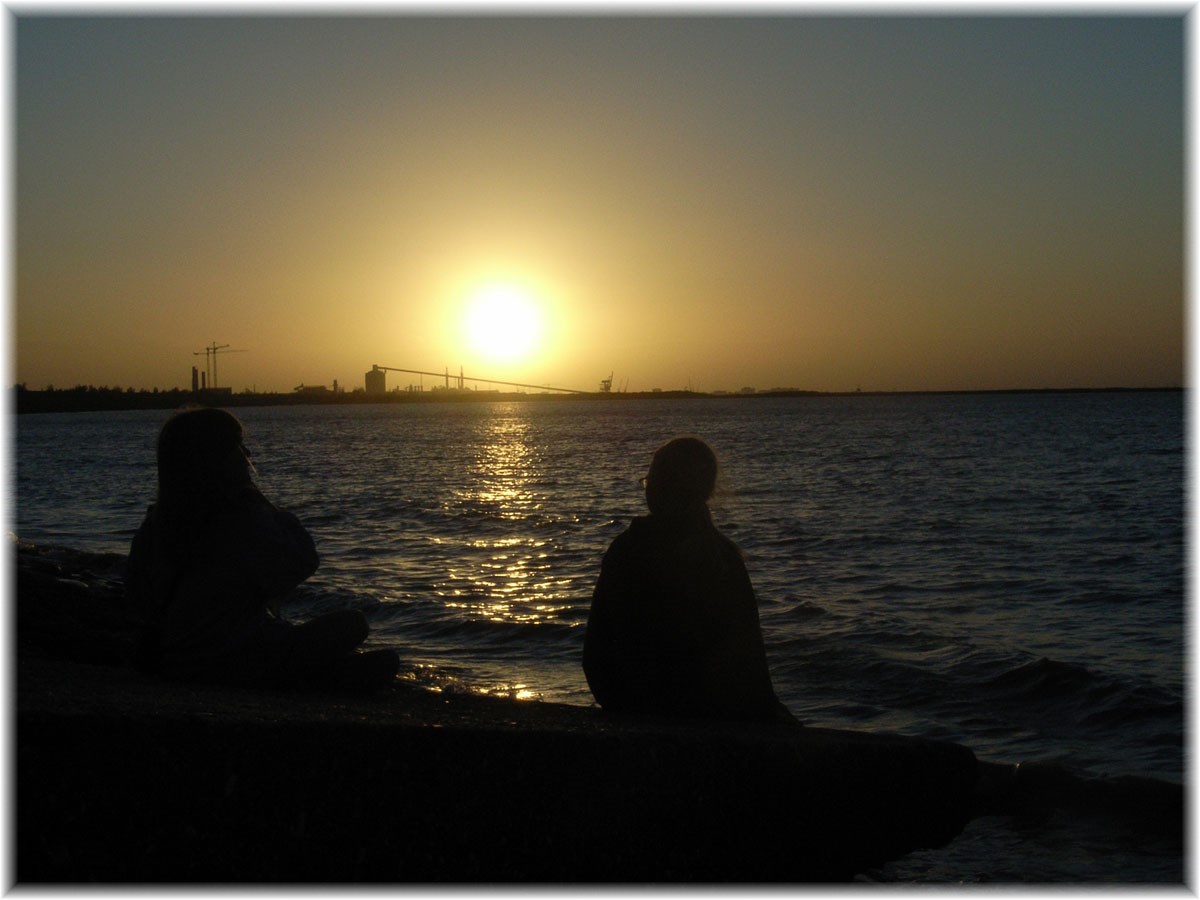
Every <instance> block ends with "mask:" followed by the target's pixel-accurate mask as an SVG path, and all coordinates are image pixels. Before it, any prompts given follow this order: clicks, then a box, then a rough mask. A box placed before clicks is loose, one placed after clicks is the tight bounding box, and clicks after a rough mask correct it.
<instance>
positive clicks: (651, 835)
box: [14, 545, 988, 884]
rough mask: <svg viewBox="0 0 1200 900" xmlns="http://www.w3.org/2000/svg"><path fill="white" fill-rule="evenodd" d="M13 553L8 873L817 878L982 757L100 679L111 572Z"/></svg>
mask: <svg viewBox="0 0 1200 900" xmlns="http://www.w3.org/2000/svg"><path fill="white" fill-rule="evenodd" d="M15 555H16V562H17V565H16V574H17V591H16V593H15V597H16V601H17V617H16V625H17V644H18V647H17V650H18V653H17V665H16V670H15V675H16V693H17V696H16V700H17V702H16V723H15V724H16V729H15V754H14V755H15V775H16V778H15V782H14V784H15V788H16V801H17V811H16V814H15V816H14V824H15V826H16V853H15V864H16V878H17V880H18V882H20V883H24V884H28V883H32V882H83V881H86V882H109V883H112V882H118V883H125V882H147V881H149V882H197V881H228V882H257V881H270V882H305V881H321V882H371V881H420V882H467V881H470V882H478V881H489V882H491V881H551V882H564V881H569V882H594V881H614V880H616V881H637V882H645V881H664V880H665V881H738V882H762V881H838V880H846V879H849V878H851V877H853V876H854V875H855V873H859V872H862V871H864V870H865V869H868V868H870V867H872V866H876V865H878V864H879V863H882V862H884V861H886V860H889V859H895V858H897V857H899V856H902V855H904V854H906V853H908V852H911V851H912V850H913V849H916V848H920V847H931V846H939V845H941V844H944V843H945V842H947V841H949V840H951V839H952V838H953V837H954V836H955V835H957V834H958V833H959V831H960V830H961V828H962V826H963V824H964V823H965V822H966V821H967V819H968V817H969V816H970V815H971V813H972V806H971V804H972V802H973V790H974V788H975V785H976V781H977V776H978V773H979V772H980V771H981V770H984V769H986V768H988V767H985V766H980V765H977V764H976V760H975V757H974V756H973V754H972V753H971V752H970V751H969V750H967V749H965V748H962V747H958V746H955V745H952V744H945V743H939V742H932V741H923V740H917V739H910V738H899V737H889V736H882V735H871V734H860V733H851V732H839V731H831V730H826V729H799V730H797V729H791V728H786V727H783V726H774V725H763V726H746V725H738V726H712V725H700V724H688V723H683V724H680V723H666V722H661V721H656V720H632V721H631V720H616V719H613V718H612V717H609V716H605V715H604V714H603V713H602V712H600V711H599V710H595V709H589V708H583V707H573V706H563V705H556V704H549V703H538V702H517V701H511V700H504V699H497V698H488V697H478V696H464V695H453V696H448V695H442V694H434V693H430V692H428V691H425V690H422V689H418V688H416V687H413V686H410V685H406V684H403V683H400V682H398V683H397V684H396V685H395V686H394V687H392V688H389V689H387V690H384V691H381V692H379V693H376V694H372V695H367V696H353V695H345V694H328V693H326V694H318V693H282V694H281V693H279V692H266V691H250V690H234V689H224V688H210V687H181V686H178V685H170V684H166V683H163V682H159V681H156V680H154V679H151V678H147V677H145V676H142V675H140V674H138V673H136V672H134V671H133V670H132V669H130V668H129V667H128V666H126V665H124V659H125V656H126V654H127V652H128V647H129V643H130V641H131V639H132V634H133V629H134V627H135V625H136V620H135V618H134V616H133V615H132V614H131V612H130V611H129V610H128V609H127V608H126V607H125V605H124V601H123V599H122V597H121V592H120V567H121V564H122V562H123V558H122V557H119V556H113V555H100V556H97V555H86V554H78V553H73V552H71V551H64V550H58V549H45V548H32V547H28V546H24V545H19V546H17V547H16V554H15ZM401 652H402V653H403V648H401Z"/></svg>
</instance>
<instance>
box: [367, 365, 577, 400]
mask: <svg viewBox="0 0 1200 900" xmlns="http://www.w3.org/2000/svg"><path fill="white" fill-rule="evenodd" d="M371 370H372V371H375V372H405V373H407V374H409V375H431V376H433V377H434V378H445V379H446V387H450V379H451V377H452V376H451V375H450V370H449V369H447V370H446V371H445V372H426V371H424V370H422V369H399V368H396V367H395V366H379V365H372V366H371ZM457 381H458V387H459V388H460V389H462V387H463V382H465V381H470V382H473V383H478V384H498V385H502V386H503V387H518V388H532V389H533V390H536V391H559V392H561V393H564V394H588V393H591V391H580V390H576V389H575V388H562V387H551V386H550V385H548V384H523V383H521V382H519V381H498V380H496V379H495V378H473V377H470V376H467V375H464V374H463V372H462V369H461V368H460V369H459V370H458V376H457Z"/></svg>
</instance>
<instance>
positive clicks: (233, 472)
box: [158, 407, 253, 499]
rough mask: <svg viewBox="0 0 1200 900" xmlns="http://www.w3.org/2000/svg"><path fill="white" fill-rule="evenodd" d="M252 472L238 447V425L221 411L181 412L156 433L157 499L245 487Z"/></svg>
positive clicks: (196, 410) (239, 431) (248, 462)
mask: <svg viewBox="0 0 1200 900" xmlns="http://www.w3.org/2000/svg"><path fill="white" fill-rule="evenodd" d="M252 471H253V470H252V467H251V464H250V460H249V457H248V456H247V454H246V450H245V448H244V447H243V446H242V423H241V422H239V421H238V420H237V419H236V418H235V417H234V416H232V415H230V414H229V413H227V412H225V411H224V410H221V409H208V408H204V407H196V408H191V409H185V410H181V411H180V412H177V413H176V414H175V415H173V416H172V417H171V418H170V419H168V420H167V423H166V424H165V425H163V427H162V431H160V432H159V435H158V486H159V496H160V499H163V498H164V495H166V496H169V495H171V494H175V493H188V494H192V493H196V492H198V491H212V490H220V489H223V488H231V487H238V486H240V485H244V484H249V483H250V473H251V472H252Z"/></svg>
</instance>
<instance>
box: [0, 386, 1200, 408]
mask: <svg viewBox="0 0 1200 900" xmlns="http://www.w3.org/2000/svg"><path fill="white" fill-rule="evenodd" d="M1184 390H1186V388H1182V387H1157V388H1125V387H1108V388H1001V389H989V390H984V389H977V390H940V391H804V390H790V389H789V390H765V391H754V392H737V393H726V392H722V393H707V392H703V391H686V390H680V391H629V392H625V391H620V392H611V393H602V392H600V391H596V392H592V393H549V392H547V393H524V392H517V391H513V392H509V391H472V390H463V391H445V390H431V391H420V392H408V391H391V392H388V393H384V394H368V393H366V392H365V391H362V390H355V391H352V392H345V391H339V392H336V393H335V392H333V391H325V392H314V391H295V392H291V393H286V394H279V393H256V392H252V391H243V392H242V393H238V394H235V393H233V392H232V391H185V390H179V389H173V390H169V391H158V390H154V391H146V390H141V391H134V390H132V389H127V390H122V389H120V388H95V387H74V388H66V389H50V390H44V391H34V390H29V389H28V388H24V387H21V386H19V385H18V386H17V387H15V388H13V389H12V390H11V393H10V397H11V398H12V399H11V406H10V412H14V413H17V414H27V413H49V412H106V411H120V410H133V409H177V408H178V407H181V406H185V405H189V404H197V405H201V406H223V407H242V406H329V405H354V406H357V405H364V404H390V403H489V402H490V403H495V402H514V401H536V402H543V401H547V402H562V401H568V402H572V401H573V402H587V401H593V400H621V401H626V400H629V401H633V400H738V401H742V400H756V399H763V398H767V397H908V396H957V395H987V394H1135V393H1142V394H1145V393H1182V392H1183V391H1184Z"/></svg>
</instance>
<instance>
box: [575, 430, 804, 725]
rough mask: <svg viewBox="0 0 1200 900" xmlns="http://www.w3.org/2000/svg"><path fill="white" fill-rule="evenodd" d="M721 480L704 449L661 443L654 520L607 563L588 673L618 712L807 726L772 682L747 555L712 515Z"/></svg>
mask: <svg viewBox="0 0 1200 900" xmlns="http://www.w3.org/2000/svg"><path fill="white" fill-rule="evenodd" d="M716 478H717V460H716V457H715V456H714V455H713V452H712V450H710V449H709V447H708V445H707V444H705V443H704V442H703V441H701V440H698V439H697V438H690V437H684V438H676V439H675V440H673V441H670V442H669V443H667V444H666V445H664V446H663V447H661V448H660V449H659V450H658V451H657V452H656V453H655V454H654V458H653V461H652V462H651V463H650V472H649V474H648V475H647V476H646V478H645V485H646V504H647V505H648V506H649V507H650V515H648V516H639V517H637V518H635V519H634V520H633V522H632V523H631V524H630V526H629V528H628V529H627V530H626V531H624V532H623V533H622V534H620V535H619V536H618V537H617V538H616V540H614V541H613V543H612V546H610V547H609V548H608V552H607V553H605V555H604V560H603V562H602V563H601V566H600V578H599V580H598V581H597V583H596V589H595V592H594V594H593V597H592V608H591V614H590V616H589V618H588V624H587V634H586V636H585V638H584V644H583V669H584V674H585V675H586V676H587V680H588V685H589V686H590V687H591V689H592V694H593V695H594V696H595V698H596V700H597V702H599V704H600V705H601V706H602V707H603V708H604V709H605V710H607V711H611V712H636V713H656V714H660V715H671V716H688V717H705V718H720V719H762V720H787V721H795V720H794V719H793V718H792V716H791V714H790V713H789V712H788V711H787V709H786V708H785V707H784V706H783V704H781V703H780V702H779V700H778V699H776V697H775V691H774V689H773V688H772V686H771V676H770V673H769V672H768V671H767V657H766V651H765V650H764V648H763V639H762V631H761V629H760V627H759V621H758V604H757V603H756V601H755V598H754V589H753V588H752V587H751V584H750V576H749V574H748V573H747V572H746V566H745V563H744V562H743V561H742V556H741V553H740V552H739V551H738V549H737V547H736V546H734V544H733V542H732V541H730V540H729V539H728V538H726V537H725V536H724V535H722V534H721V533H720V532H719V531H717V529H716V527H715V526H714V525H713V523H712V518H711V516H710V515H709V511H708V499H709V497H710V496H712V492H713V488H714V487H715V485H716Z"/></svg>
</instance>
